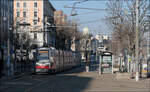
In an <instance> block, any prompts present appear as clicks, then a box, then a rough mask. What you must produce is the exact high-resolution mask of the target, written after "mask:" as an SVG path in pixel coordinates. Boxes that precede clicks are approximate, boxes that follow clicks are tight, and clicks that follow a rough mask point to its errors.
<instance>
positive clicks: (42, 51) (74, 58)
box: [35, 47, 81, 73]
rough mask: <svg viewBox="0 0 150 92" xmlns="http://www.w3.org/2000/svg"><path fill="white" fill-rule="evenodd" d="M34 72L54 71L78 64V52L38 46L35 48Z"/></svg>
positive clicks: (79, 60) (79, 58)
mask: <svg viewBox="0 0 150 92" xmlns="http://www.w3.org/2000/svg"><path fill="white" fill-rule="evenodd" d="M35 60H36V64H35V72H36V73H38V72H40V73H42V72H43V73H55V72H60V71H64V70H66V69H70V68H72V67H75V66H78V65H80V62H81V56H80V53H73V52H72V51H62V50H56V49H54V48H44V47H43V48H38V49H37V50H36V59H35Z"/></svg>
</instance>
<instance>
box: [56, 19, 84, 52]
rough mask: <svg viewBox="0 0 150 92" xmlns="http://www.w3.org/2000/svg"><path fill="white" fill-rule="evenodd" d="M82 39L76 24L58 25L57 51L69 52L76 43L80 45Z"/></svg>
mask: <svg viewBox="0 0 150 92" xmlns="http://www.w3.org/2000/svg"><path fill="white" fill-rule="evenodd" d="M57 26H58V27H57ZM80 38H81V35H80V32H79V30H78V27H77V23H76V22H73V21H67V22H66V23H65V24H57V25H56V49H63V50H69V49H70V48H71V45H72V44H73V43H74V42H75V43H79V39H80ZM78 45H79V44H78ZM78 47H79V46H78ZM76 49H78V48H76Z"/></svg>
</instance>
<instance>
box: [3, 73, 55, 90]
mask: <svg viewBox="0 0 150 92" xmlns="http://www.w3.org/2000/svg"><path fill="white" fill-rule="evenodd" d="M54 76H56V75H31V76H24V77H22V78H18V79H14V80H11V81H10V82H4V84H5V83H6V84H7V83H10V85H9V86H8V87H6V88H5V89H2V90H3V91H4V92H8V90H9V89H11V88H13V87H12V85H11V84H14V83H16V84H17V83H18V82H20V81H24V82H28V83H32V85H36V84H40V83H43V82H45V80H47V79H49V78H53V77H54ZM28 80H29V81H28ZM42 81H43V82H42ZM22 83H23V82H22ZM22 85H23V84H22ZM22 85H21V84H20V86H22ZM32 87H34V86H32ZM25 92H30V91H25Z"/></svg>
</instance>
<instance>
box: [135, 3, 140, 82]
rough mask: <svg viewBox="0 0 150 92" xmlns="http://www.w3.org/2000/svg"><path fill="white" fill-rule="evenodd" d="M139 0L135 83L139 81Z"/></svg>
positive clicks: (137, 6)
mask: <svg viewBox="0 0 150 92" xmlns="http://www.w3.org/2000/svg"><path fill="white" fill-rule="evenodd" d="M138 4H139V0H136V7H135V8H136V28H135V29H136V34H135V35H136V38H135V41H136V46H135V52H136V53H135V55H136V57H135V58H136V62H135V64H136V67H135V68H136V69H135V71H136V76H135V80H136V81H139V28H138V27H139V26H138V25H139V9H138V8H139V5H138Z"/></svg>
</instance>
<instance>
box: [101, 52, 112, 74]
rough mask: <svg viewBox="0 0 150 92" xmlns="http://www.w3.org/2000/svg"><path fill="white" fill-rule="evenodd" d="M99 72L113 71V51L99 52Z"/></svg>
mask: <svg viewBox="0 0 150 92" xmlns="http://www.w3.org/2000/svg"><path fill="white" fill-rule="evenodd" d="M99 57H100V59H99V72H100V73H101V74H103V73H113V53H111V52H101V53H99Z"/></svg>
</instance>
